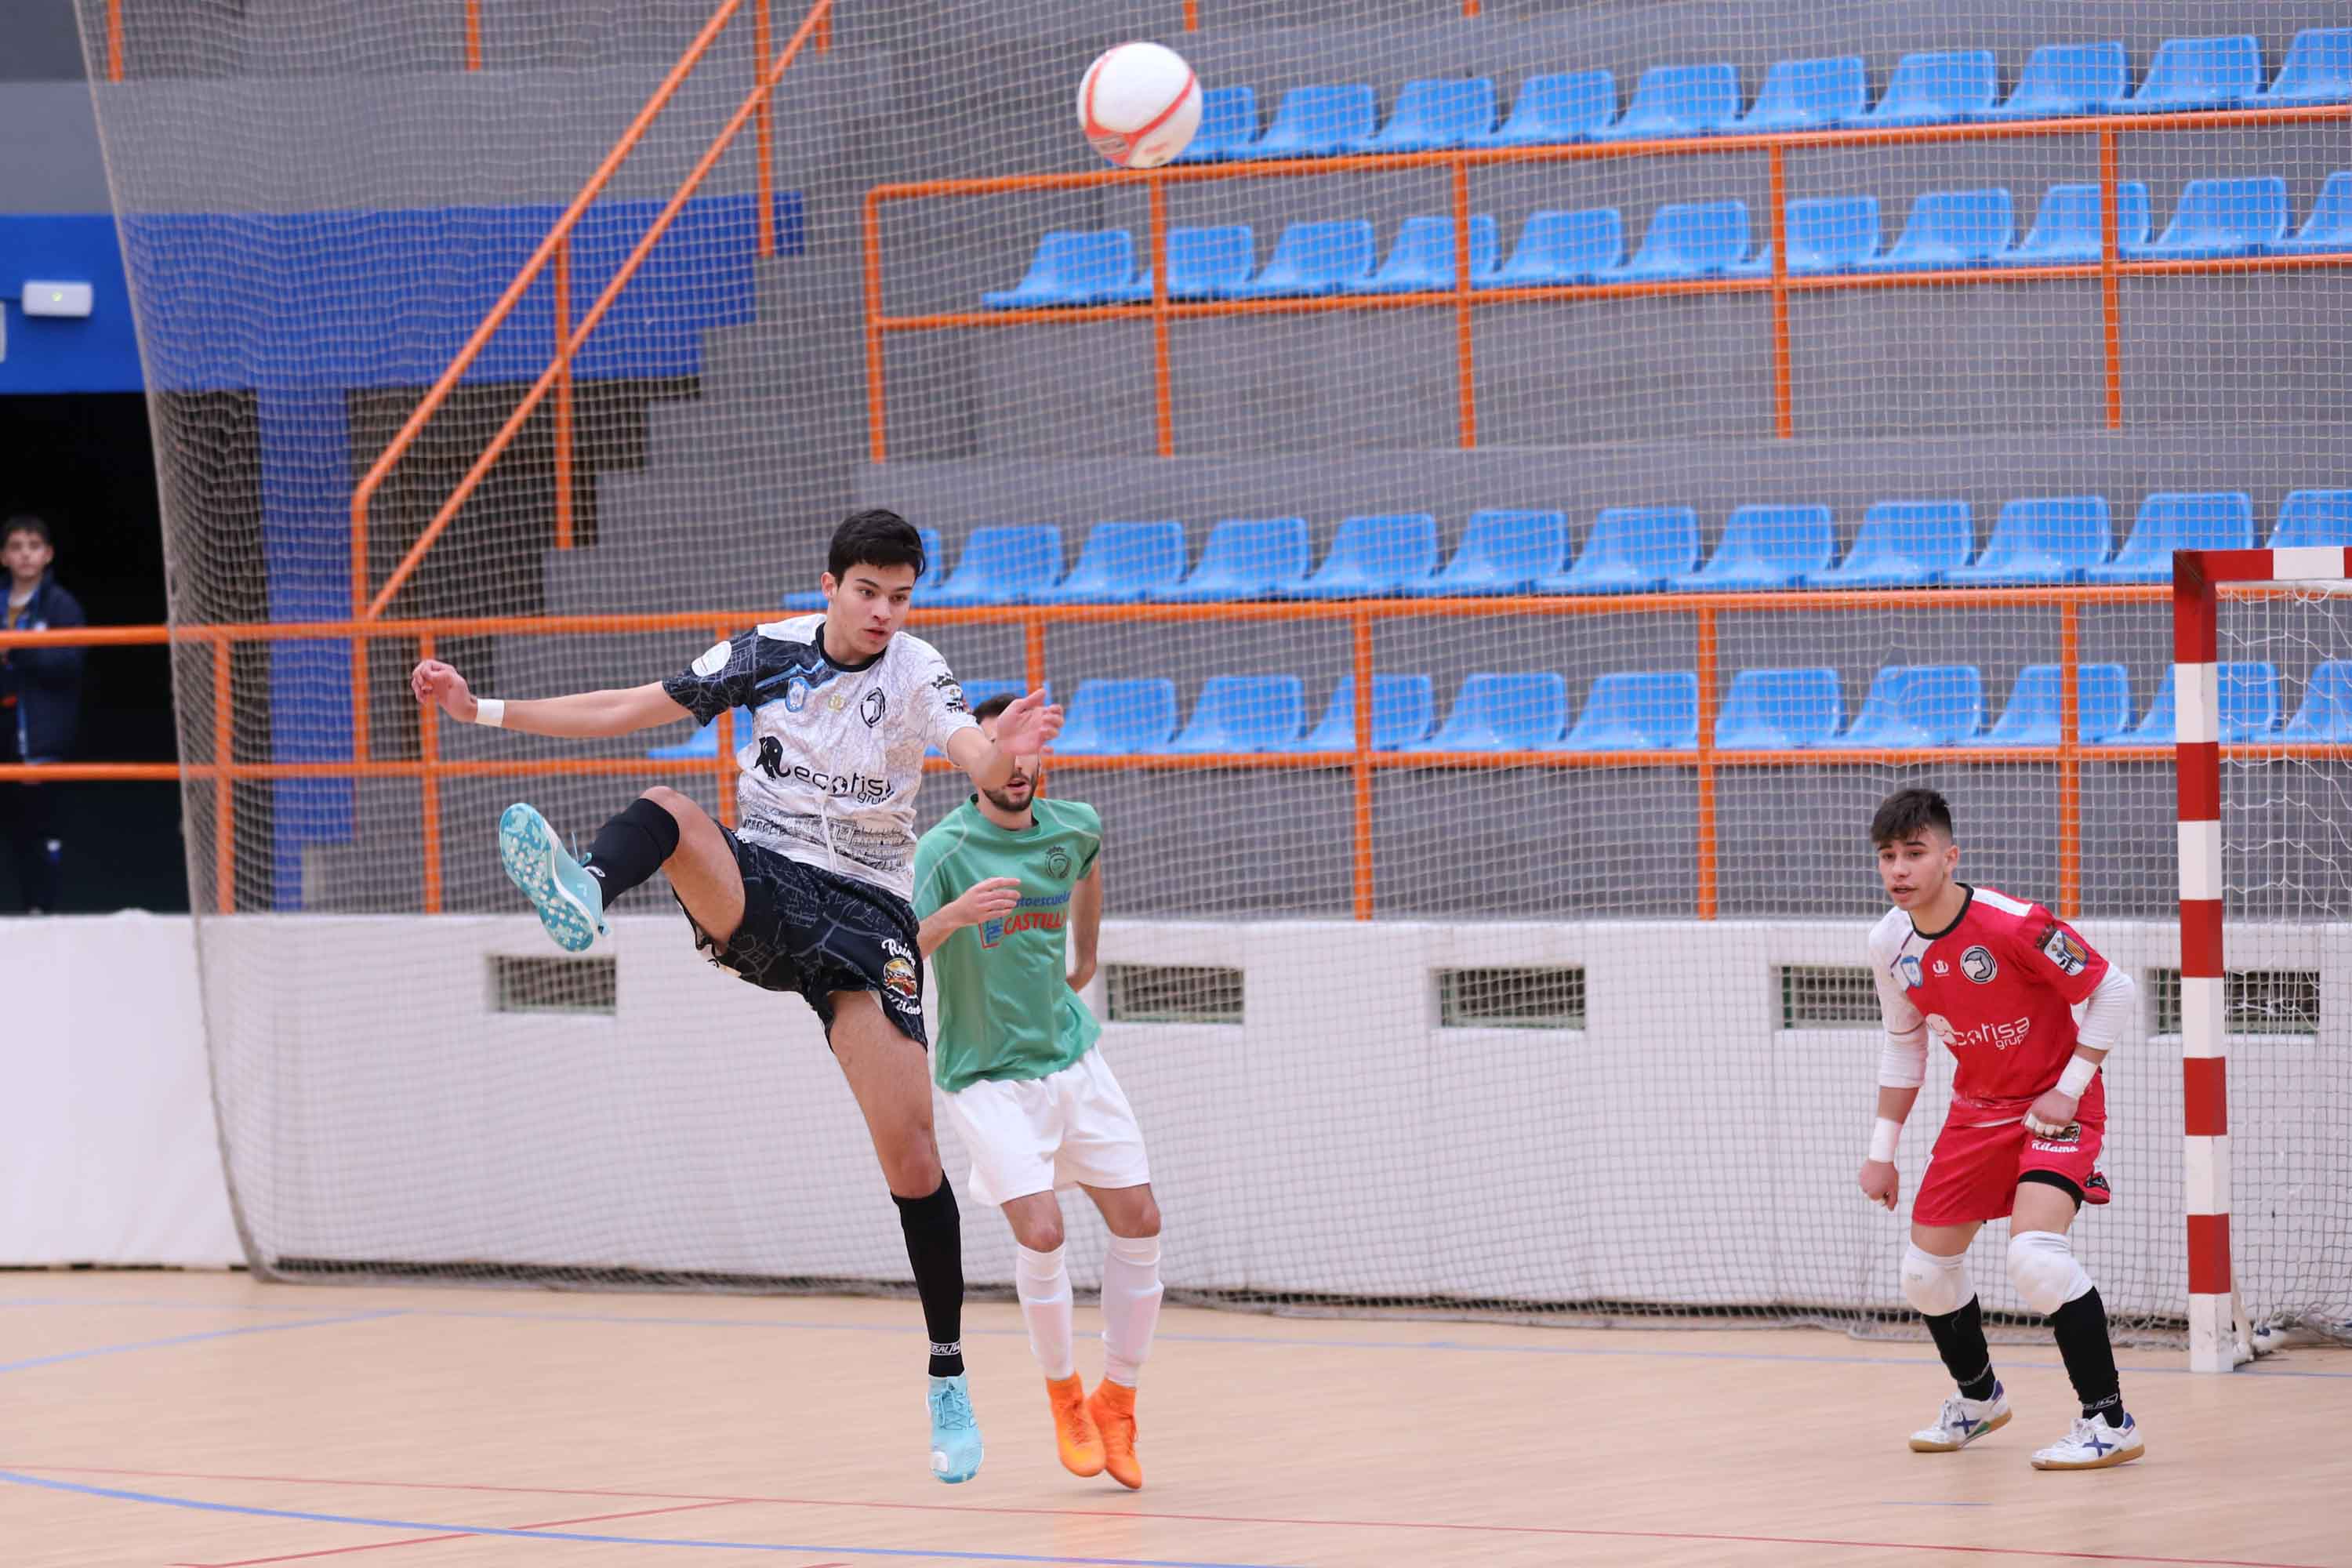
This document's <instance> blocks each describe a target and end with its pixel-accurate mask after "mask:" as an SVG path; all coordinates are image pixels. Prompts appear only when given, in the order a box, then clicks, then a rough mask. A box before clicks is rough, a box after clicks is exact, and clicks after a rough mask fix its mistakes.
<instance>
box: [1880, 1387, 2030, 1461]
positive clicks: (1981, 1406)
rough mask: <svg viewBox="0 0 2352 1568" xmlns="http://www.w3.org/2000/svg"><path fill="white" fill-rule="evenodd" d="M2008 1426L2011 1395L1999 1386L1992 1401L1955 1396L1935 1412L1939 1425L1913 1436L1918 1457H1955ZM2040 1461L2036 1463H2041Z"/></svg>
mask: <svg viewBox="0 0 2352 1568" xmlns="http://www.w3.org/2000/svg"><path fill="white" fill-rule="evenodd" d="M2008 1425H2009V1394H2007V1393H2006V1392H2005V1391H2004V1390H2003V1389H2002V1388H2001V1386H2000V1384H1998V1383H1996V1384H1993V1385H1992V1397H1991V1398H1990V1399H1970V1398H1969V1397H1968V1396H1967V1395H1966V1394H1953V1395H1952V1396H1951V1397H1950V1398H1949V1399H1947V1400H1946V1401H1944V1407H1943V1408H1942V1409H1941V1410H1938V1411H1937V1412H1936V1424H1935V1425H1934V1426H1922V1427H1920V1428H1919V1430H1917V1431H1916V1432H1914V1433H1912V1434H1911V1451H1912V1452H1913V1453H1915V1454H1954V1453H1958V1451H1959V1450H1961V1449H1962V1448H1965V1447H1968V1446H1969V1444H1971V1443H1973V1442H1975V1441H1976V1440H1977V1439H1978V1438H1979V1437H1981V1436H1984V1435H1985V1434H1986V1433H1988V1432H1996V1431H1999V1430H2000V1428H2001V1427H2003V1426H2008ZM2040 1462H2041V1461H2039V1460H2036V1461H2035V1463H2037V1464H2039V1463H2040Z"/></svg>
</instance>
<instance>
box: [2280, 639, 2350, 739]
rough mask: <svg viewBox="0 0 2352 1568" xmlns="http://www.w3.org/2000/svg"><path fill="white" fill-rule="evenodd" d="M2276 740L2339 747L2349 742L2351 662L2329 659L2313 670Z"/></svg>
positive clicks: (2348, 660)
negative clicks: (2301, 698)
mask: <svg viewBox="0 0 2352 1568" xmlns="http://www.w3.org/2000/svg"><path fill="white" fill-rule="evenodd" d="M2279 739H2280V740H2282V741H2310V742H2325V743H2327V744H2332V745H2338V746H2340V745H2343V744H2344V743H2345V742H2352V659H2341V658H2331V659H2328V660H2327V661H2326V662H2325V663H2323V664H2319V665H2315V666H2314V667H2313V668H2312V671H2311V680H2310V683H2309V684H2307V685H2306V686H2305V687H2304V689H2303V701H2302V703H2301V705H2300V706H2298V707H2297V708H2296V709H2295V710H2294V718H2292V719H2290V720H2288V721H2286V728H2285V729H2284V730H2282V731H2279Z"/></svg>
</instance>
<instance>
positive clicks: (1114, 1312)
mask: <svg viewBox="0 0 2352 1568" xmlns="http://www.w3.org/2000/svg"><path fill="white" fill-rule="evenodd" d="M1063 1289H1064V1300H1065V1301H1066V1300H1067V1299H1068V1296H1067V1292H1068V1287H1067V1286H1066V1285H1065V1286H1064V1287H1063ZM1161 1294H1162V1290H1161V1289H1160V1238H1159V1237H1156V1236H1114V1237H1111V1238H1110V1250H1109V1251H1108V1253H1106V1254H1105V1255H1104V1257H1103V1281H1102V1314H1103V1335H1102V1337H1103V1376H1104V1377H1105V1378H1106V1379H1108V1381H1110V1382H1112V1383H1116V1384H1120V1385H1121V1386H1122V1387H1126V1388H1133V1387H1134V1386H1135V1373H1136V1369H1137V1368H1139V1367H1140V1366H1141V1365H1142V1364H1143V1363H1144V1359H1145V1358H1146V1357H1148V1356H1149V1355H1150V1353H1151V1334H1152V1331H1153V1330H1154V1329H1156V1328H1158V1327H1159V1326H1160V1296H1161ZM1023 1305H1024V1306H1026V1305H1027V1303H1026V1302H1025V1301H1024V1303H1023ZM1064 1321H1065V1322H1067V1321H1068V1320H1067V1318H1066V1317H1065V1319H1064ZM1030 1332H1031V1334H1032V1336H1033V1337H1034V1334H1035V1332H1036V1331H1035V1330H1034V1329H1032V1330H1031V1331H1030Z"/></svg>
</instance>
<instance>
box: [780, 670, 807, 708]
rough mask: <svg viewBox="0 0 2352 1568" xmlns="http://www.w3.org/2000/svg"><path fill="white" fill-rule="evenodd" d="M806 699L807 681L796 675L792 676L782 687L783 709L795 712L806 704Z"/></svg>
mask: <svg viewBox="0 0 2352 1568" xmlns="http://www.w3.org/2000/svg"><path fill="white" fill-rule="evenodd" d="M808 700H809V683H808V682H807V681H805V680H803V679H801V678H800V677H799V676H797V675H795V676H793V679H792V683H791V684H790V685H788V686H786V687H785V688H784V711H785V712H787V713H797V712H799V711H800V710H802V709H803V708H805V707H807V706H808Z"/></svg>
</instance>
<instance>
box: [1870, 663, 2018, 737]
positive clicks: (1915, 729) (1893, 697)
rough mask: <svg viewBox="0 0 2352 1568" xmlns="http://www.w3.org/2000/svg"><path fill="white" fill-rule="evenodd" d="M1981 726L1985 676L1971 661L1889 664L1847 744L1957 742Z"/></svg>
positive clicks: (1873, 683) (1872, 685)
mask: <svg viewBox="0 0 2352 1568" xmlns="http://www.w3.org/2000/svg"><path fill="white" fill-rule="evenodd" d="M1983 726H1984V677H1983V675H1982V674H1981V673H1980V672H1979V670H1978V668H1977V667H1976V666H1975V665H1973V664H1904V665H1892V666H1889V667H1888V668H1885V669H1882V670H1880V671H1879V672H1878V675H1877V677H1876V678H1875V679H1873V680H1872V681H1871V683H1870V695H1869V696H1867V697H1865V698H1864V699H1863V703H1862V711H1861V712H1860V713H1858V714H1856V715H1855V716H1854V721H1853V729H1851V730H1849V731H1846V733H1845V734H1844V735H1843V737H1842V738H1841V743H1843V744H1845V745H1851V746H1888V747H1903V746H1955V745H1959V744H1961V743H1963V742H1967V741H1969V740H1971V739H1973V738H1974V737H1975V735H1976V732H1977V731H1979V729H1981V728H1983Z"/></svg>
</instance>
